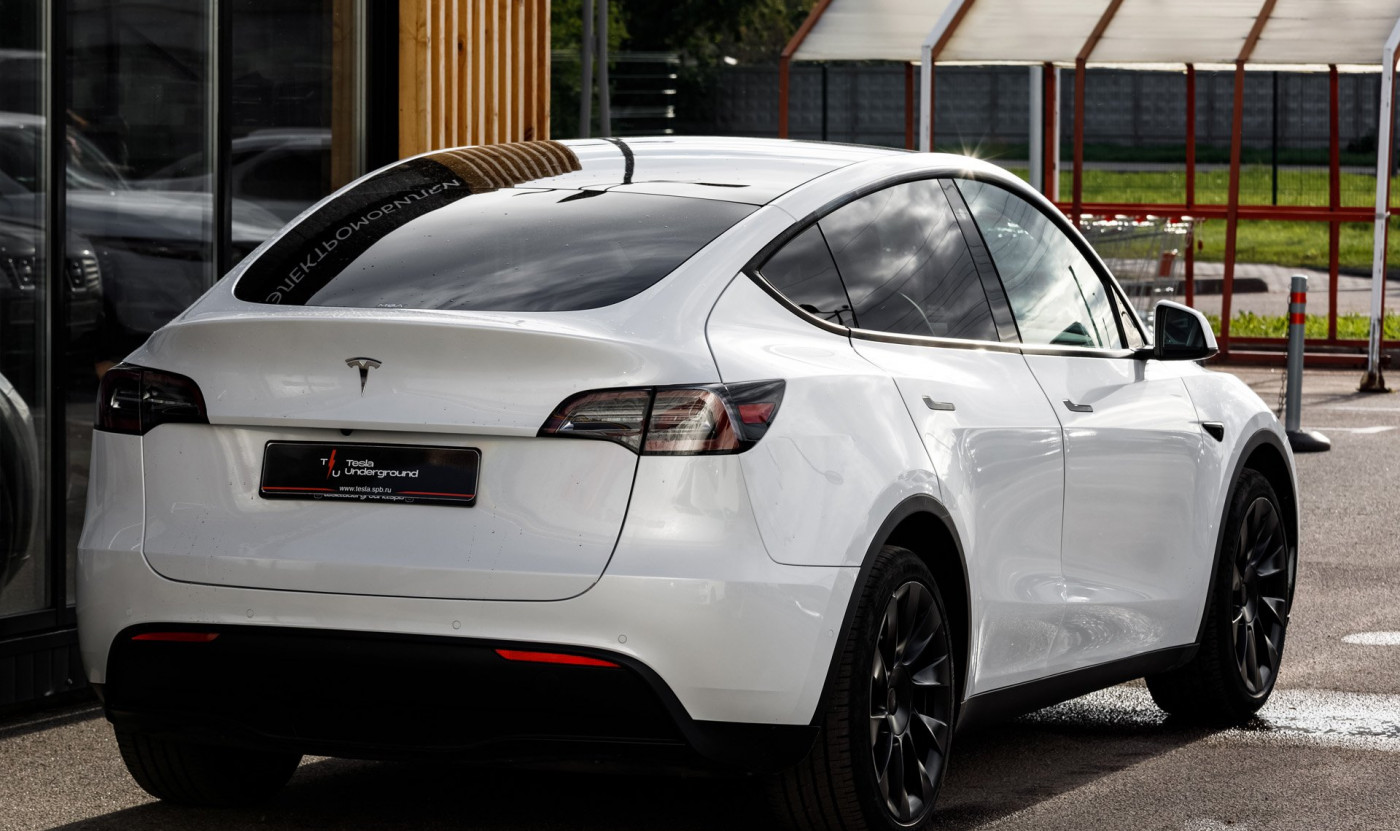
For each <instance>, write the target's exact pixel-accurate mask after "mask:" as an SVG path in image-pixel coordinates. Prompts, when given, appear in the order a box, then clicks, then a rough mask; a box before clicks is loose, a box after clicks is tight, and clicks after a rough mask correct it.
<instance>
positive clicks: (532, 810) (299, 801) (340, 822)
mask: <svg viewBox="0 0 1400 831" xmlns="http://www.w3.org/2000/svg"><path fill="white" fill-rule="evenodd" d="M1137 702H1138V699H1134V698H1128V699H1125V700H1123V701H1102V700H1099V701H1094V702H1092V703H1089V704H1086V703H1083V702H1082V700H1081V701H1076V702H1070V703H1068V704H1063V705H1060V706H1059V707H1055V708H1051V709H1049V710H1044V711H1041V712H1039V713H1036V714H1033V715H1031V716H1028V717H1025V718H1022V719H1018V720H1016V721H1013V722H1009V723H1007V724H1005V725H1003V726H1000V727H996V728H993V729H989V730H984V731H981V732H978V733H975V734H972V735H964V736H961V737H959V740H958V744H957V747H956V750H955V752H954V754H953V763H952V767H951V769H950V771H949V775H948V779H947V784H946V785H945V787H944V790H943V795H942V798H941V800H940V806H941V808H940V818H941V819H940V823H939V827H940V828H941V829H971V828H975V827H977V826H979V825H981V824H983V823H986V822H990V821H992V820H995V819H998V818H1000V817H1004V816H1006V815H1008V814H1011V813H1014V812H1016V811H1019V810H1022V809H1024V808H1029V807H1032V806H1034V805H1036V804H1038V803H1040V802H1043V801H1045V800H1047V799H1050V798H1053V797H1055V796H1057V795H1059V794H1062V793H1065V792H1068V791H1070V790H1073V789H1075V788H1078V787H1080V786H1082V785H1085V784H1088V783H1090V782H1092V781H1094V780H1097V779H1099V778H1101V777H1103V776H1107V775H1110V774H1113V773H1117V772H1119V771H1122V770H1125V769H1127V768H1129V767H1132V766H1133V765H1136V764H1139V763H1141V762H1143V761H1146V760H1149V759H1152V758H1154V757H1157V756H1160V755H1162V754H1165V753H1168V752H1170V751H1173V750H1175V749H1177V748H1179V747H1182V746H1185V745H1187V744H1190V743H1192V742H1195V741H1197V740H1199V739H1201V738H1204V737H1205V736H1206V735H1207V734H1206V732H1204V731H1201V730H1192V729H1185V728H1179V727H1176V726H1174V725H1173V724H1171V723H1170V722H1169V721H1166V720H1164V718H1163V716H1162V715H1161V714H1160V713H1159V712H1157V711H1156V710H1155V709H1152V708H1150V707H1146V708H1144V707H1142V706H1141V705H1140V704H1139V703H1137ZM773 826H774V823H773V822H772V821H771V820H770V819H769V816H768V813H767V809H766V805H765V801H764V797H763V793H762V789H761V788H760V787H759V786H758V785H757V784H756V783H754V782H751V781H746V780H735V779H711V778H678V777H659V776H658V777H654V776H622V775H607V774H596V773H572V772H571V773H553V772H538V771H515V770H502V769H482V768H476V767H468V766H459V765H427V764H409V763H375V762H357V761H346V760H339V759H329V760H322V761H316V762H313V763H310V764H306V765H303V766H302V768H301V769H300V770H299V771H298V772H297V775H296V777H295V778H294V779H293V780H292V783H291V784H290V785H289V786H288V787H287V789H286V790H285V791H284V792H283V793H282V794H281V795H280V796H279V797H278V798H277V799H276V800H275V801H273V802H271V803H269V804H267V805H265V806H262V807H259V808H256V809H239V810H201V809H189V808H177V807H173V806H168V805H164V804H160V803H152V804H148V805H143V806H139V807H136V808H131V809H127V810H123V811H118V812H115V813H112V814H108V815H105V816H101V817H96V818H93V819H90V820H85V821H82V822H77V823H73V824H71V825H67V826H63V829H64V831H117V829H120V831H147V830H148V829H149V830H150V831H156V829H159V830H160V831H179V829H220V831H242V829H259V831H293V829H295V830H296V831H301V829H313V828H314V829H352V828H353V829H365V828H373V829H385V831H392V829H413V831H436V830H437V829H457V828H466V827H470V828H473V829H478V830H479V831H507V830H508V829H531V831H540V830H542V829H566V828H567V829H574V830H575V831H588V830H589V829H599V831H602V830H603V829H607V830H608V831H630V829H638V830H640V829H668V831H687V830H688V829H716V828H722V829H725V831H748V829H768V828H772V827H773Z"/></svg>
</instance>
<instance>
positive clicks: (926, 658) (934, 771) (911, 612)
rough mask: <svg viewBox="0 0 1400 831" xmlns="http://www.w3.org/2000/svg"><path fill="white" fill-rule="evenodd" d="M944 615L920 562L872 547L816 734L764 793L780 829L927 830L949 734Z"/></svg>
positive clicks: (950, 689)
mask: <svg viewBox="0 0 1400 831" xmlns="http://www.w3.org/2000/svg"><path fill="white" fill-rule="evenodd" d="M945 608H946V607H945V606H944V605H943V598H942V595H941V594H940V593H939V591H938V585H937V584H936V583H935V582H934V579H933V576H932V575H931V574H930V573H929V570H928V567H927V566H926V565H924V563H923V561H922V560H920V559H919V558H918V557H917V556H916V555H915V554H914V553H913V552H911V551H909V550H908V549H904V548H897V547H895V546H885V547H884V548H882V549H881V550H880V552H879V553H878V554H877V555H876V557H875V561H874V562H873V563H872V564H871V569H870V574H869V576H868V577H867V579H866V583H865V586H864V588H863V589H862V590H861V593H860V595H859V597H858V598H857V601H856V606H855V612H854V615H853V616H852V618H851V624H850V630H849V632H848V633H847V636H846V641H845V643H844V645H843V646H842V647H841V648H840V649H839V650H838V651H837V654H836V655H835V657H834V661H835V666H834V667H833V669H834V675H833V678H832V681H831V685H830V689H829V691H828V696H829V700H828V701H827V702H826V705H825V712H824V714H823V715H822V716H821V717H820V718H819V719H818V722H817V723H818V724H820V725H821V728H822V731H821V735H820V737H819V738H818V739H817V742H816V745H815V746H814V747H813V748H812V752H811V753H810V754H809V755H808V756H807V758H806V759H804V760H803V761H802V762H801V763H800V764H799V765H797V767H795V768H793V769H792V770H790V771H787V772H785V773H783V774H781V775H780V776H778V777H777V778H775V779H774V781H773V783H772V787H771V789H770V796H771V802H772V806H773V808H774V811H775V813H776V814H777V815H778V817H779V818H780V819H782V820H783V821H784V822H785V824H786V825H787V826H788V827H789V828H793V829H802V830H803V831H867V830H868V831H908V830H909V829H924V828H928V827H929V826H930V825H931V824H932V819H933V809H934V805H935V802H936V801H937V798H938V791H939V788H940V786H941V785H942V783H943V774H944V771H945V770H946V769H947V765H948V752H949V745H950V743H951V741H952V736H953V713H954V696H955V685H954V667H955V661H954V655H953V638H952V634H951V631H950V627H949V620H948V617H947V613H946V612H945V611H944V610H945Z"/></svg>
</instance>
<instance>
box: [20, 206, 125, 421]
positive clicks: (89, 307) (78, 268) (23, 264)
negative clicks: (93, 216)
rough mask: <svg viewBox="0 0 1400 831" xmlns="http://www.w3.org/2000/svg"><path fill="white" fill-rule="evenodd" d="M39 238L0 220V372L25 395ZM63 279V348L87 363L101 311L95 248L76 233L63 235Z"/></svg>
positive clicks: (35, 317) (31, 370)
mask: <svg viewBox="0 0 1400 831" xmlns="http://www.w3.org/2000/svg"><path fill="white" fill-rule="evenodd" d="M42 239H43V236H42V235H41V234H40V233H38V232H37V231H35V230H34V229H33V228H30V227H27V226H24V225H19V224H17V223H13V222H5V221H3V220H0V370H3V371H5V372H6V373H8V374H9V376H10V380H11V381H12V382H14V383H15V384H16V385H17V386H19V387H20V388H21V389H22V391H23V393H24V394H25V395H32V394H33V392H34V385H33V377H32V376H33V374H34V355H35V349H36V346H35V344H36V343H37V341H36V334H35V327H36V325H37V323H38V312H37V310H36V309H35V306H34V298H35V295H36V294H37V291H38V288H37V283H38V281H39V279H40V277H41V275H40V274H39V263H40V262H41V253H42V252H41V251H40V244H41V242H42ZM63 278H64V279H63V290H64V293H65V295H66V297H65V299H66V302H67V318H68V326H67V328H68V351H69V354H70V355H72V356H74V357H79V356H85V357H84V358H83V359H82V360H80V361H79V363H81V364H88V365H90V364H91V363H92V360H91V359H92V354H93V349H94V347H95V344H94V343H93V338H94V337H95V335H96V331H97V326H98V320H99V316H100V315H101V311H102V278H101V272H100V269H99V268H98V263H97V251H96V249H95V248H93V246H92V245H91V244H90V243H89V242H88V241H87V240H84V239H82V238H81V237H79V236H77V235H76V234H69V235H68V246H67V254H66V259H65V262H64V269H63Z"/></svg>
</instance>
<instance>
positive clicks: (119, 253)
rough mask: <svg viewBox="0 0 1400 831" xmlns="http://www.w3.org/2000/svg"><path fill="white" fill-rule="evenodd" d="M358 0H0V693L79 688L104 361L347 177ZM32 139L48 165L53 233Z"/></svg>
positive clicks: (355, 143) (364, 0) (352, 140)
mask: <svg viewBox="0 0 1400 831" xmlns="http://www.w3.org/2000/svg"><path fill="white" fill-rule="evenodd" d="M369 5H371V4H370V3H369V2H368V0H214V1H213V2H207V3H191V2H188V0H0V708H5V707H7V706H14V705H16V704H18V703H22V702H24V701H26V700H33V699H37V698H40V697H43V696H47V695H51V694H53V693H55V692H62V691H63V690H64V689H66V688H72V687H79V686H81V684H82V681H81V679H82V673H81V670H80V668H78V667H76V666H74V665H72V664H73V662H72V661H71V660H70V659H69V658H64V657H62V656H59V653H60V652H64V650H65V649H67V647H68V646H69V645H71V642H72V627H73V622H74V617H73V611H72V603H73V601H74V592H73V585H74V567H73V565H74V557H75V552H76V547H77V542H78V539H79V535H80V533H81V528H82V519H83V513H84V510H85V505H86V499H87V474H88V461H89V458H88V457H89V447H90V444H91V433H92V417H93V402H94V399H95V395H96V391H97V383H98V379H99V378H100V376H101V374H102V373H103V372H105V371H106V369H107V368H108V367H110V366H111V365H112V364H113V363H114V362H116V361H120V360H121V359H122V358H123V357H125V356H126V355H127V354H128V353H129V352H130V351H131V350H133V349H135V348H136V347H138V346H139V345H140V344H141V343H143V342H144V341H145V339H146V338H147V337H148V336H149V335H150V334H151V333H152V332H154V331H155V330H156V329H158V328H160V327H161V326H162V325H164V323H165V322H167V321H168V320H170V318H172V317H173V316H174V315H176V314H178V313H179V312H180V311H181V310H182V309H184V308H185V307H186V306H187V305H189V303H190V302H192V301H193V300H194V299H195V298H197V297H198V296H199V295H200V294H202V293H203V292H204V291H205V290H207V289H208V288H209V287H210V286H211V285H213V283H214V281H215V280H216V279H217V276H218V274H219V273H220V272H221V271H222V270H223V268H225V267H227V266H231V265H232V264H234V263H236V262H237V261H238V260H239V259H241V258H242V257H244V256H246V255H247V254H248V253H249V252H250V251H252V250H253V248H255V247H257V245H258V244H259V243H261V242H262V241H263V240H264V239H266V238H267V237H268V236H270V235H271V234H273V233H274V232H275V231H276V230H277V229H278V228H279V227H280V226H281V225H282V224H283V223H284V222H286V221H287V220H288V219H290V218H292V217H293V216H295V215H296V214H297V213H299V212H300V211H301V210H303V209H304V208H306V207H308V206H309V205H310V204H312V203H313V202H314V201H316V200H317V199H319V198H321V197H322V196H324V195H326V194H327V193H329V192H330V190H331V189H332V187H333V184H343V183H344V182H345V181H348V179H349V178H351V177H352V176H353V175H356V174H358V173H359V172H362V168H363V162H361V161H360V159H362V157H363V153H362V152H357V148H361V147H363V139H362V132H363V131H362V130H361V129H360V127H359V125H360V123H361V122H362V119H361V118H360V117H359V111H360V108H359V107H358V106H357V105H356V96H357V95H358V92H357V90H359V89H360V87H357V86H356V85H355V84H354V83H353V80H354V77H355V70H356V68H357V61H358V60H359V58H358V55H360V54H363V50H361V49H357V48H356V43H357V41H356V40H355V37H356V29H355V26H354V23H355V21H356V20H357V19H359V18H360V16H359V15H357V11H358V12H360V13H361V14H362V13H363V10H364V7H367V6H369ZM46 15H50V16H52V18H53V23H54V26H55V27H59V29H58V31H49V30H46V28H45V25H44V21H45V16H46ZM221 23H222V24H223V25H221ZM362 28H363V27H362ZM54 44H58V45H59V47H60V48H59V49H55V48H54ZM221 50H223V51H224V54H223V55H222V58H223V59H222V60H221V59H220V58H221ZM55 55H65V56H66V59H65V60H63V61H57V60H54V56H55ZM49 83H54V84H56V88H58V89H61V90H62V93H61V96H59V97H57V98H56V99H55V101H54V102H53V103H54V104H58V103H59V102H61V106H52V105H50V106H46V103H47V99H46V94H45V90H46V89H47V84H49ZM50 109H52V110H54V111H55V112H57V113H58V115H57V116H56V117H55V116H54V114H53V113H52V112H49V110H50ZM58 124H61V125H62V130H63V134H62V136H61V137H54V138H55V139H56V140H53V141H50V140H49V136H50V134H49V130H50V128H51V127H53V126H56V125H58ZM49 145H53V151H52V152H54V153H59V152H61V153H62V156H63V159H64V162H63V168H62V169H63V170H64V172H65V175H64V176H63V180H64V181H63V186H62V191H61V194H59V195H60V196H61V197H62V198H61V199H60V200H59V202H60V203H66V204H65V205H64V206H63V209H62V221H61V227H60V226H59V225H55V226H54V227H52V228H50V227H48V226H47V225H46V222H45V213H46V205H47V204H48V203H49V202H50V201H51V200H49V199H48V196H49V195H51V194H53V193H54V190H53V188H51V187H50V186H49V185H48V183H47V181H46V178H45V162H44V159H45V155H44V154H45V148H46V147H47V146H49ZM221 168H222V169H221ZM55 169H56V170H57V169H58V168H57V166H55ZM60 238H61V239H62V240H63V244H62V249H61V250H62V262H61V263H56V266H55V267H54V268H46V267H45V263H44V254H45V250H46V247H47V248H48V249H51V250H55V251H57V250H59V249H58V247H57V245H56V243H55V242H54V241H55V240H57V239H60ZM50 413H54V414H56V415H57V419H56V421H55V422H54V423H53V424H50V423H49V421H48V416H49V414H50ZM36 637H38V640H36ZM45 649H47V650H49V651H48V652H44V650H45ZM41 653H43V654H41ZM64 655H68V656H70V657H71V650H68V651H67V652H64ZM56 656H58V657H56Z"/></svg>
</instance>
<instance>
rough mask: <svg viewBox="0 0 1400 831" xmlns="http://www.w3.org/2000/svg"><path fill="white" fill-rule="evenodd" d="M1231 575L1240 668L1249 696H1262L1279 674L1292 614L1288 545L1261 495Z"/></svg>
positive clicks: (1245, 527)
mask: <svg viewBox="0 0 1400 831" xmlns="http://www.w3.org/2000/svg"><path fill="white" fill-rule="evenodd" d="M1233 565H1234V569H1233V574H1232V576H1231V594H1232V601H1231V616H1230V619H1231V626H1230V632H1231V637H1232V639H1233V644H1234V655H1235V667H1236V668H1237V669H1238V670H1239V673H1240V679H1241V680H1242V681H1243V682H1244V687H1245V689H1246V690H1247V691H1248V692H1249V693H1250V695H1256V696H1257V695H1262V694H1264V693H1266V692H1267V691H1268V690H1270V689H1271V688H1272V687H1273V682H1274V678H1275V677H1276V676H1277V675H1278V666H1279V659H1280V657H1282V655H1281V647H1282V645H1283V632H1284V628H1285V627H1286V626H1287V614H1288V611H1287V610H1288V540H1287V538H1286V537H1285V535H1284V533H1283V522H1282V521H1281V520H1280V518H1279V515H1278V511H1277V510H1276V509H1275V508H1274V505H1273V503H1272V502H1270V501H1269V500H1268V499H1267V498H1265V497H1263V496H1260V497H1258V498H1256V499H1255V500H1254V501H1253V502H1252V503H1250V505H1249V507H1248V509H1246V511H1245V516H1244V522H1243V523H1241V525H1240V529H1239V535H1238V537H1237V538H1236V543H1235V552H1234V557H1233Z"/></svg>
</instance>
